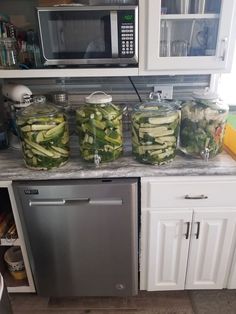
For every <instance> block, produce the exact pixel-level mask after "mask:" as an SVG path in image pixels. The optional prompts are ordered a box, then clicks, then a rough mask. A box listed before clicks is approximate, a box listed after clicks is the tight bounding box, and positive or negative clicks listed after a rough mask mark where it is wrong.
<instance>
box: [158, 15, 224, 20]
mask: <svg viewBox="0 0 236 314" xmlns="http://www.w3.org/2000/svg"><path fill="white" fill-rule="evenodd" d="M219 18H220V15H219V14H162V15H161V19H162V20H199V19H204V20H206V19H207V20H209V19H219Z"/></svg>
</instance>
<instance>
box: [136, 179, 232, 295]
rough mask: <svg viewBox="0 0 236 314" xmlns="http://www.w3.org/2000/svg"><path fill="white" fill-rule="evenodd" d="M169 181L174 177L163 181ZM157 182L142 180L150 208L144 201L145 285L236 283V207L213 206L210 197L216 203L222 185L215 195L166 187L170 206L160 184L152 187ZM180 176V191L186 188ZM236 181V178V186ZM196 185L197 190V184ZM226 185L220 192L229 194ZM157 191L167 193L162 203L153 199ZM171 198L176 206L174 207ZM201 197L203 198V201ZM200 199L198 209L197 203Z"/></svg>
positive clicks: (142, 282)
mask: <svg viewBox="0 0 236 314" xmlns="http://www.w3.org/2000/svg"><path fill="white" fill-rule="evenodd" d="M168 180H169V181H170V183H171V184H172V188H173V180H171V179H170V178H169V179H162V180H160V181H164V183H165V184H166V183H168ZM191 180H193V179H190V181H191ZM195 180H196V182H195V184H196V191H199V186H200V185H201V181H200V179H199V182H198V180H197V179H195ZM151 181H152V182H150V181H148V179H146V178H145V180H144V181H143V182H142V185H143V190H142V191H143V192H142V205H144V206H145V205H149V207H144V206H142V209H141V219H142V223H141V260H140V289H141V290H148V291H158V290H159V291H161V290H183V289H222V288H226V287H228V288H236V253H235V256H234V261H235V262H234V264H232V259H233V258H232V257H233V253H234V250H235V242H236V241H235V236H236V207H233V206H232V207H231V206H228V203H227V207H222V206H221V207H218V206H217V202H216V206H214V207H212V206H207V203H208V202H211V205H212V203H213V201H212V196H213V194H214V193H217V190H216V191H215V192H214V193H213V194H212V193H210V192H209V194H208V195H210V196H208V195H205V194H204V193H200V194H198V193H197V194H189V193H187V194H185V193H184V191H183V195H181V193H180V194H179V195H177V194H176V193H177V192H176V189H172V190H171V191H170V190H168V189H166V197H167V198H168V200H167V204H168V206H167V207H165V203H164V199H165V191H163V190H162V189H161V188H160V189H158V188H157V187H158V185H157V186H156V188H155V189H150V184H151V183H154V184H155V185H156V184H157V182H158V180H157V179H156V182H155V180H154V182H153V179H152V180H151ZM177 181H178V190H179V191H181V178H178V179H177ZM183 181H184V184H185V185H184V187H185V188H186V186H187V185H186V182H187V179H186V178H183ZM147 183H148V184H147ZM161 183H162V182H160V184H161ZM190 183H191V182H190ZM192 183H193V182H192ZM171 184H170V185H171ZM222 184H223V183H222ZM235 184H236V181H235V182H234V187H235ZM167 186H168V184H167V185H166V186H165V187H167ZM190 186H191V189H193V185H191V184H190ZM197 186H198V188H197ZM214 188H215V186H214ZM222 188H223V186H222V187H221V190H219V191H218V193H219V195H221V197H222V194H224V190H223V189H222ZM154 191H155V199H158V194H159V193H161V195H160V199H161V202H160V206H156V205H157V204H155V206H156V207H154V206H152V202H151V201H150V199H152V197H154V196H153V195H152V193H154ZM193 191H194V189H193ZM172 192H173V193H172ZM163 193H164V195H163ZM171 195H172V196H171ZM186 196H187V197H186ZM174 198H176V199H177V202H176V204H177V205H176V206H177V207H174V205H175V202H174ZM209 198H210V200H208V199H209ZM171 199H173V206H170V205H172V204H171V201H170V200H171ZM181 199H182V202H181ZM200 200H202V201H203V202H202V205H201V203H200ZM228 201H229V200H227V202H228ZM195 203H197V204H198V208H197V207H196V208H195ZM181 207H182V208H181ZM231 264H232V265H231ZM228 277H229V280H228V281H227V279H228ZM231 277H232V278H231Z"/></svg>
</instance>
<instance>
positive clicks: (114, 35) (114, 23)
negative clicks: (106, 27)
mask: <svg viewBox="0 0 236 314" xmlns="http://www.w3.org/2000/svg"><path fill="white" fill-rule="evenodd" d="M110 19H111V54H112V58H113V59H115V58H118V55H119V46H118V42H119V41H118V17H117V11H111V13H110Z"/></svg>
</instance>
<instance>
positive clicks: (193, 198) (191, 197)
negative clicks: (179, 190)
mask: <svg viewBox="0 0 236 314" xmlns="http://www.w3.org/2000/svg"><path fill="white" fill-rule="evenodd" d="M184 198H185V199H186V200H206V199H208V196H206V195H204V194H201V195H195V196H191V195H188V194H187V195H185V197H184Z"/></svg>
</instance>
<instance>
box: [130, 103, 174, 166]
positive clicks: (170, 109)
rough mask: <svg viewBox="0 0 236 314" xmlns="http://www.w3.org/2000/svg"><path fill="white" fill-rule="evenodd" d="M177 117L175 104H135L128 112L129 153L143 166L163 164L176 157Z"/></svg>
mask: <svg viewBox="0 0 236 314" xmlns="http://www.w3.org/2000/svg"><path fill="white" fill-rule="evenodd" d="M179 120H180V115H179V111H178V108H177V106H176V103H175V102H168V101H164V100H163V101H162V100H160V99H158V100H156V101H155V100H152V101H147V102H145V103H142V104H141V105H138V106H137V107H136V108H135V109H134V112H133V113H132V151H133V155H134V157H135V158H136V159H137V160H138V161H140V162H141V163H145V164H152V165H163V164H166V163H168V162H170V161H172V160H173V159H174V157H175V154H176V146H177V138H178V132H179Z"/></svg>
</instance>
